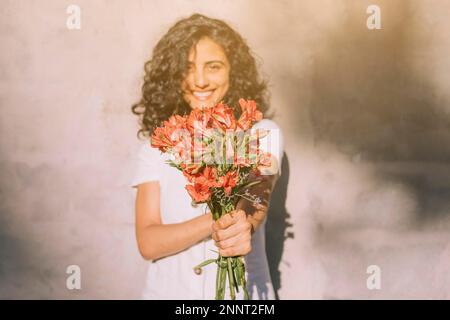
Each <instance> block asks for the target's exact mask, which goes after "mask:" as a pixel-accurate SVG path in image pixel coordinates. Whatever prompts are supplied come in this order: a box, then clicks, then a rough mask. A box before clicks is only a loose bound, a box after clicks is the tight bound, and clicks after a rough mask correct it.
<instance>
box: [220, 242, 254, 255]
mask: <svg viewBox="0 0 450 320" xmlns="http://www.w3.org/2000/svg"><path fill="white" fill-rule="evenodd" d="M251 251H252V246H251V244H250V243H245V244H242V245H240V246H238V247H232V248H227V249H223V250H222V249H219V254H220V255H221V256H222V257H235V256H245V255H247V254H249V253H250V252H251Z"/></svg>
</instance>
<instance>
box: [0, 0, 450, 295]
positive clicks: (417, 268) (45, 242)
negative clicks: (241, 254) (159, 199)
mask: <svg viewBox="0 0 450 320" xmlns="http://www.w3.org/2000/svg"><path fill="white" fill-rule="evenodd" d="M1 4H2V10H1V12H0V37H1V42H0V43H1V50H0V68H1V69H0V70H1V73H2V76H1V78H0V106H1V117H0V148H1V152H0V162H1V163H0V298H7V299H11V298H16V299H28V298H44V299H48V298H68V299H80V298H88V299H91V298H100V299H103V298H120V299H132V298H137V297H139V293H140V290H141V287H142V283H143V279H144V275H145V262H144V261H143V260H142V258H141V257H140V256H139V253H138V251H137V248H136V244H135V238H134V211H133V210H134V196H135V194H134V191H133V190H131V188H129V187H128V184H129V182H130V179H131V176H132V172H133V167H132V166H133V162H132V161H131V160H132V157H133V154H134V153H135V151H136V148H137V144H138V140H137V139H136V130H137V129H138V127H137V119H135V117H134V116H133V115H132V114H131V112H130V106H131V104H132V103H134V102H135V101H137V99H138V98H139V93H140V85H141V78H142V75H143V64H144V62H145V61H146V60H148V58H149V57H150V53H151V50H152V48H153V46H154V45H155V44H156V41H157V40H158V39H159V38H160V37H161V36H162V34H163V33H164V32H165V31H166V30H167V28H168V27H170V26H171V25H172V24H173V23H174V22H175V21H176V20H177V19H179V18H181V17H186V16H188V15H190V14H192V13H194V12H200V13H204V14H207V15H211V16H214V17H217V18H221V19H224V20H225V21H227V22H229V23H230V24H231V25H232V26H233V27H235V28H236V29H237V30H238V31H239V32H240V33H241V34H242V35H243V36H244V37H245V38H246V39H247V41H248V43H249V44H250V46H251V47H252V49H253V50H254V52H255V53H257V55H258V57H259V59H260V61H261V62H262V63H263V64H262V70H263V71H264V73H265V74H266V75H267V76H268V77H270V83H271V91H272V106H273V108H274V109H275V110H276V112H277V117H276V118H275V120H276V121H277V122H278V123H279V124H280V126H281V127H282V128H283V132H284V135H285V138H286V150H285V152H286V154H285V159H284V162H283V176H282V178H281V179H280V181H279V182H278V184H277V188H276V191H275V193H274V194H273V197H272V205H271V210H270V214H269V223H268V225H267V250H268V252H269V253H270V254H269V256H270V264H271V271H272V277H273V282H274V284H275V287H276V289H277V291H278V295H279V297H280V298H281V299H288V298H289V299H312V298H317V299H324V298H325V299H343V298H370V299H378V298H407V299H408V298H435V299H442V298H447V299H448V298H450V276H449V274H450V273H449V271H450V262H449V261H450V241H449V240H450V236H449V230H450V201H449V199H450V149H449V148H448V146H449V143H450V90H449V85H450V79H449V73H448V72H447V71H446V70H449V68H450V59H449V58H448V52H449V51H450V33H449V30H450V22H449V21H448V14H447V13H448V12H450V1H438V0H434V1H433V0H430V1H426V2H425V1H418V0H412V1H406V0H398V1H387V0H377V1H365V0H363V1H356V0H355V1H335V0H320V1H313V0H304V1H296V0H295V1H294V0H291V1H277V2H274V1H268V0H267V1H260V0H258V1H257V0H253V1H199V0H196V1H170V2H168V1H159V0H154V1H143V0H141V1H137V0H133V1H118V0H115V1H106V0H95V1H86V0H83V1H81V0H78V1H75V2H72V1H70V2H69V1H56V0H53V1H50V0H41V1H24V0H14V1H12V0H2V1H1ZM70 4H77V5H79V6H80V8H81V29H80V30H69V29H68V28H67V27H66V19H67V17H68V15H67V13H66V8H67V7H68V6H69V5H70ZM370 4H377V5H378V6H379V7H380V8H381V21H382V29H381V30H368V28H367V27H366V19H367V18H368V16H369V15H368V14H367V13H366V9H367V7H368V6H369V5H370ZM73 264H75V265H78V266H80V268H81V271H82V289H81V290H74V291H70V290H68V289H67V288H66V278H67V277H68V274H66V268H67V266H69V265H73ZM370 265H377V266H379V267H380V268H381V275H382V277H381V279H382V280H381V289H380V290H368V289H367V287H366V280H367V277H368V276H369V275H368V274H367V272H366V270H367V267H368V266H370Z"/></svg>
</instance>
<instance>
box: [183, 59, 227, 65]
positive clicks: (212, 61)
mask: <svg viewBox="0 0 450 320" xmlns="http://www.w3.org/2000/svg"><path fill="white" fill-rule="evenodd" d="M213 63H220V64H223V65H225V63H224V62H223V61H222V60H211V61H206V62H205V64H206V65H208V64H213ZM189 64H194V62H192V61H189Z"/></svg>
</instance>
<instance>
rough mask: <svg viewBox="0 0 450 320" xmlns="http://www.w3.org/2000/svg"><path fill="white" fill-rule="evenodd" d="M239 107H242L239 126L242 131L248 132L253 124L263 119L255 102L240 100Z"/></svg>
mask: <svg viewBox="0 0 450 320" xmlns="http://www.w3.org/2000/svg"><path fill="white" fill-rule="evenodd" d="M239 105H240V106H241V109H242V114H241V116H240V117H239V120H238V122H237V125H238V127H239V128H241V129H242V130H248V129H249V128H250V127H251V126H252V123H253V122H256V121H260V120H261V119H262V118H263V114H262V112H261V111H259V110H258V108H257V106H256V102H255V101H254V100H245V99H239Z"/></svg>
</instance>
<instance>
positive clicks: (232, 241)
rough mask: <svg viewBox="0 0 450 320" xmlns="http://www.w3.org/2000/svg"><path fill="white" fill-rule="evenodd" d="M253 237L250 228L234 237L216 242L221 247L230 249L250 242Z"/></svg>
mask: <svg viewBox="0 0 450 320" xmlns="http://www.w3.org/2000/svg"><path fill="white" fill-rule="evenodd" d="M251 239H252V236H251V233H250V229H248V228H247V229H246V230H243V232H239V233H238V234H236V235H235V236H233V237H230V238H228V239H224V240H219V241H217V240H216V241H215V242H214V244H215V245H216V247H218V248H219V249H228V248H231V247H237V246H239V245H241V244H243V243H246V242H250V241H251Z"/></svg>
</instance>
